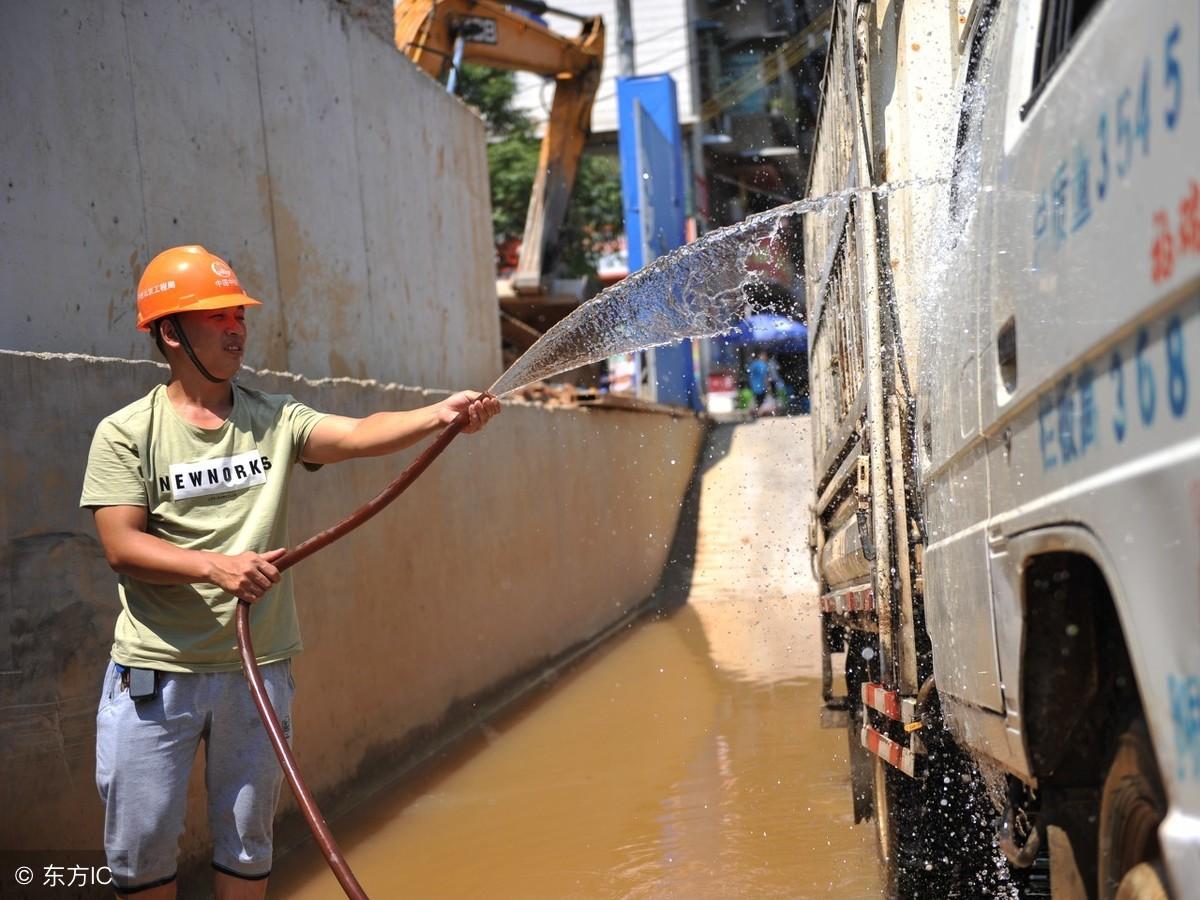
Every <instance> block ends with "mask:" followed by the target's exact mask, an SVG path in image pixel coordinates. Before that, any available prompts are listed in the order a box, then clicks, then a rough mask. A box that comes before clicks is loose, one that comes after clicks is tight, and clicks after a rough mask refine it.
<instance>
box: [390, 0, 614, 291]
mask: <svg viewBox="0 0 1200 900" xmlns="http://www.w3.org/2000/svg"><path fill="white" fill-rule="evenodd" d="M512 7H520V8H521V9H524V10H526V11H527V12H531V13H535V14H541V13H545V12H555V13H559V14H561V15H568V16H570V17H572V18H575V19H577V20H579V21H580V22H581V24H582V26H583V27H582V31H581V32H580V34H579V35H578V36H577V37H566V36H564V35H561V34H557V33H556V32H554V31H551V30H550V29H549V28H547V27H545V26H544V25H542V24H540V23H539V22H536V21H534V20H533V19H532V18H530V17H529V16H528V15H524V14H522V13H521V12H517V11H515V10H514V9H513V8H512ZM395 24H396V47H397V48H398V49H399V50H400V51H401V52H402V53H404V54H405V55H406V56H407V57H408V58H409V59H411V60H412V61H413V62H414V63H416V64H417V65H418V66H420V67H421V68H422V69H424V70H425V71H426V72H427V73H428V74H429V75H431V76H432V77H434V78H438V79H440V78H441V77H442V76H443V75H447V74H450V73H451V72H452V71H453V70H455V69H456V67H457V66H458V64H459V63H460V62H463V61H467V62H475V63H480V64H481V65H485V66H491V67H493V68H498V69H514V70H519V71H523V72H534V73H537V74H539V75H543V76H546V77H553V78H554V80H555V86H554V103H553V105H552V106H551V108H550V119H549V121H548V122H547V123H546V133H545V136H544V137H543V138H542V149H541V155H540V158H539V160H538V170H537V175H536V177H535V178H534V182H533V193H532V194H531V196H530V198H529V212H528V213H527V214H526V217H525V235H524V237H523V239H522V241H521V255H520V259H519V261H518V263H517V271H516V274H515V275H514V277H513V281H512V287H513V289H514V290H515V291H516V292H517V293H520V294H536V293H540V292H541V291H542V281H543V276H544V275H545V274H546V273H545V272H543V267H544V266H545V265H546V260H547V257H549V256H551V255H552V254H553V250H554V248H555V247H556V245H557V242H558V233H559V229H560V228H561V227H562V223H563V219H564V217H565V216H566V212H567V201H568V200H569V199H570V196H571V189H572V188H573V187H574V185H575V175H576V173H577V172H578V171H579V160H580V158H581V157H582V156H583V147H584V144H585V143H586V141H587V136H588V130H589V126H590V118H591V112H592V101H593V100H594V99H595V97H596V89H597V88H598V87H599V85H600V70H601V67H602V65H603V62H604V23H603V22H602V21H601V19H600V17H599V16H592V17H586V16H578V15H576V14H574V13H567V12H564V11H562V10H556V9H553V8H552V7H548V6H546V5H545V4H544V3H541V2H536V0H519V2H513V0H509V2H508V3H507V4H502V3H497V2H493V0H397V2H396V5H395Z"/></svg>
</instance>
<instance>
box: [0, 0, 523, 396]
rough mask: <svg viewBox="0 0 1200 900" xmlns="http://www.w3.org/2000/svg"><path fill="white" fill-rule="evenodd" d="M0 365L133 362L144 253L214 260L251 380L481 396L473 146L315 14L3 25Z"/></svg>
mask: <svg viewBox="0 0 1200 900" xmlns="http://www.w3.org/2000/svg"><path fill="white" fill-rule="evenodd" d="M3 8H4V28H3V29H0V84H3V85H4V90H3V91H0V117H2V118H3V121H4V123H5V125H4V128H3V129H0V191H2V192H3V197H4V199H3V202H0V301H2V302H0V345H2V346H3V347H5V348H7V349H14V350H38V351H57V352H79V353H91V354H97V355H103V356H114V357H121V358H130V359H148V358H150V355H151V345H150V342H149V339H148V338H147V337H146V336H144V335H142V334H139V333H138V332H137V331H135V329H134V290H135V287H136V284H137V280H138V277H139V275H140V274H141V271H142V269H143V267H144V266H145V264H146V262H147V261H148V260H149V259H150V258H151V257H152V256H154V255H155V254H156V253H157V252H158V251H160V250H162V249H163V248H165V247H168V246H172V245H175V244H181V243H200V244H204V245H205V246H207V247H208V248H209V249H210V250H212V251H213V252H216V253H218V254H220V255H223V256H225V257H227V258H229V259H230V260H231V261H232V263H233V265H234V267H235V269H236V270H237V272H238V275H239V276H240V278H241V281H242V284H243V285H244V286H245V287H246V288H247V290H248V291H249V292H250V294H251V296H254V297H257V298H259V299H261V300H263V301H264V302H265V304H266V305H265V306H263V307H261V308H259V309H257V310H254V311H252V312H251V313H250V316H251V325H252V328H253V331H254V334H255V336H256V340H255V342H254V343H253V344H252V346H251V348H250V351H249V354H248V358H247V362H248V363H249V364H250V365H254V366H260V367H267V368H271V369H276V370H281V371H291V372H304V373H306V374H308V375H310V376H312V377H321V376H331V375H332V376H338V375H351V376H357V377H368V376H369V377H373V378H379V379H384V380H389V381H398V382H401V383H407V384H421V385H433V386H438V387H475V388H483V387H486V386H488V385H489V384H491V383H492V381H493V380H494V379H495V378H496V376H498V375H499V374H500V336H499V325H498V320H497V313H496V296H495V283H494V280H493V249H492V234H491V218H490V204H489V193H488V176H487V157H486V153H485V144H484V130H483V125H482V123H481V121H480V120H479V118H478V117H477V116H476V115H475V114H474V113H473V112H471V111H470V110H469V109H467V108H466V107H465V106H464V105H463V104H462V103H460V102H459V101H457V100H456V99H454V98H453V97H450V96H449V95H447V94H446V92H445V90H444V89H442V88H441V87H440V86H438V85H437V84H436V83H434V82H433V81H432V80H431V79H429V78H427V77H426V76H425V75H423V74H422V73H421V72H419V71H418V70H417V69H416V68H415V67H413V66H412V65H410V64H409V63H408V61H407V60H405V59H404V58H403V57H402V56H401V55H400V54H399V53H398V52H397V51H396V50H395V49H394V48H393V47H392V46H391V45H390V44H388V43H386V42H384V41H383V40H382V39H380V38H379V37H378V36H377V35H375V34H373V33H372V32H371V31H370V30H369V29H368V28H367V27H366V25H365V24H364V23H363V22H362V21H360V20H359V19H357V18H353V17H349V16H347V15H345V14H344V13H343V12H342V11H341V10H340V9H339V7H338V5H337V4H334V3H328V2H326V0H253V2H244V0H211V2H205V3H191V2H187V0H124V2H121V0H101V2H94V0H64V2H60V3H53V4H48V3H5V4H4V7H3Z"/></svg>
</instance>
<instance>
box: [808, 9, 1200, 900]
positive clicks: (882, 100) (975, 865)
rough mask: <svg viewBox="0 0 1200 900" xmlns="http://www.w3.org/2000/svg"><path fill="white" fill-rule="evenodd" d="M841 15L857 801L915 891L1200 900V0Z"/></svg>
mask: <svg viewBox="0 0 1200 900" xmlns="http://www.w3.org/2000/svg"><path fill="white" fill-rule="evenodd" d="M831 28H832V31H831V36H830V49H829V55H828V61H827V64H826V71H825V76H824V81H823V99H822V107H821V114H820V117H819V124H818V126H817V132H816V135H815V141H814V151H813V154H814V155H813V161H812V165H811V171H810V187H809V195H810V196H813V197H816V196H822V195H828V194H835V193H838V192H841V193H842V196H847V197H849V199H848V200H847V201H845V202H843V203H841V204H839V205H837V206H836V212H835V213H830V212H825V213H822V214H820V215H811V214H810V215H809V216H807V217H806V219H805V220H804V223H803V242H804V268H805V277H806V289H807V298H808V300H807V302H808V324H809V329H810V342H811V361H810V371H811V384H812V401H813V436H814V440H813V444H814V467H815V478H814V484H815V496H814V501H813V502H814V510H813V531H812V544H813V553H814V561H815V566H816V569H817V572H818V575H819V578H820V581H821V588H822V595H821V598H820V604H821V621H822V630H823V637H824V641H823V646H824V664H825V696H826V710H825V715H826V718H827V720H828V721H830V722H831V723H836V722H839V721H841V722H844V723H845V724H846V725H847V727H848V730H849V739H850V745H851V752H850V762H851V780H852V784H853V790H854V805H855V816H856V820H862V819H866V818H870V817H873V818H874V819H875V821H876V823H877V834H878V836H879V843H880V850H881V856H882V858H883V862H884V871H885V873H886V881H887V889H888V893H889V896H894V897H901V898H907V897H914V898H915V897H943V896H960V897H986V896H997V895H1004V896H1013V895H1018V896H1051V895H1052V896H1054V897H1066V898H1075V900H1080V898H1103V900H1110V898H1121V900H1129V898H1150V897H1154V898H1161V897H1173V898H1175V900H1184V898H1192V897H1200V428H1198V424H1200V315H1198V307H1200V2H1198V0H1153V2H1150V0H1092V2H1089V0H903V2H901V0H837V2H835V4H834V17H833V22H832V26H831ZM842 654H844V657H843V656H842ZM1001 854H1002V855H1001Z"/></svg>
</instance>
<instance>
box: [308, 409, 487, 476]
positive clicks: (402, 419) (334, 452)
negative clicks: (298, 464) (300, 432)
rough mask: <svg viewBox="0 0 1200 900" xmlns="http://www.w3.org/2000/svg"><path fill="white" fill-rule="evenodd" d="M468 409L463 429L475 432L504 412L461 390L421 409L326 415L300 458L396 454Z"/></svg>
mask: <svg viewBox="0 0 1200 900" xmlns="http://www.w3.org/2000/svg"><path fill="white" fill-rule="evenodd" d="M464 410H466V412H467V416H468V420H467V425H466V427H465V428H463V432H464V433H466V434H474V433H475V432H477V431H479V429H481V428H483V426H484V425H486V424H487V423H488V420H490V419H491V418H492V417H493V416H495V415H497V414H498V413H499V412H500V401H499V400H497V399H496V398H495V397H485V396H484V395H483V394H480V393H479V392H478V391H460V392H459V393H457V394H454V395H453V396H450V397H447V398H446V399H445V400H443V401H441V402H440V403H434V404H432V405H431V406H423V407H421V408H420V409H408V410H401V411H399V412H379V413H374V414H373V415H370V416H367V417H366V418H363V419H354V418H350V417H348V416H326V417H325V418H323V419H322V420H321V421H320V422H318V423H317V424H316V425H315V426H314V427H313V430H312V432H311V433H310V434H309V436H308V441H307V442H306V443H305V444H304V451H303V452H302V453H301V454H300V458H301V459H302V460H304V462H307V463H318V464H323V463H335V462H341V461H342V460H345V459H355V458H357V457H361V456H384V455H386V454H388V453H395V452H396V451H398V450H403V449H404V448H405V447H411V446H412V445H413V444H415V443H417V442H418V441H420V440H422V439H423V438H426V437H429V435H431V434H433V433H434V432H436V431H438V430H440V429H442V428H444V427H445V426H446V425H449V424H450V423H451V422H453V421H454V419H455V417H456V416H458V414H459V413H461V412H463V411H464Z"/></svg>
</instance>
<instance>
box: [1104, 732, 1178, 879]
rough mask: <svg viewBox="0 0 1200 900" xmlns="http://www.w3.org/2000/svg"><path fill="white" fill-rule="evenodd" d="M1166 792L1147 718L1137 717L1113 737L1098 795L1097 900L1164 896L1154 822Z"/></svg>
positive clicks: (1159, 817)
mask: <svg viewBox="0 0 1200 900" xmlns="http://www.w3.org/2000/svg"><path fill="white" fill-rule="evenodd" d="M1166 812H1167V801H1166V795H1165V793H1164V791H1163V786H1162V778H1161V777H1160V776H1159V774H1158V765H1157V763H1156V762H1155V761H1154V748H1153V747H1152V746H1151V744H1150V735H1149V732H1148V731H1147V729H1146V723H1145V722H1144V721H1143V720H1141V719H1138V720H1136V721H1135V722H1134V723H1133V724H1132V725H1131V726H1130V727H1129V729H1128V730H1127V731H1125V733H1124V734H1122V735H1121V737H1120V738H1119V739H1118V740H1117V752H1116V755H1115V756H1114V757H1113V761H1112V765H1110V766H1109V769H1108V775H1107V777H1105V779H1104V792H1103V794H1102V795H1101V799H1100V834H1099V837H1100V841H1099V857H1100V858H1099V867H1098V871H1097V879H1096V884H1097V888H1098V893H1099V897H1100V900H1167V898H1169V897H1170V894H1169V893H1168V892H1167V889H1166V883H1165V879H1164V878H1163V875H1162V852H1161V849H1160V847H1159V845H1158V826H1159V824H1160V823H1161V822H1162V820H1163V817H1164V816H1165V815H1166Z"/></svg>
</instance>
